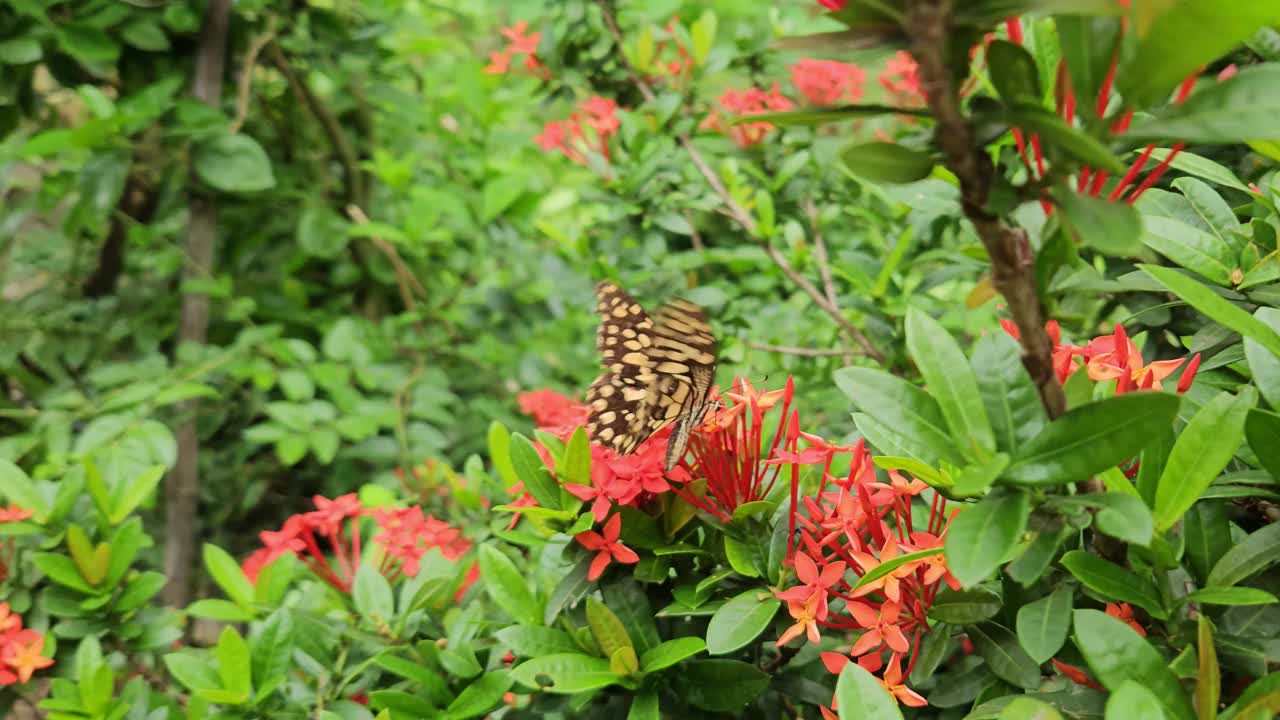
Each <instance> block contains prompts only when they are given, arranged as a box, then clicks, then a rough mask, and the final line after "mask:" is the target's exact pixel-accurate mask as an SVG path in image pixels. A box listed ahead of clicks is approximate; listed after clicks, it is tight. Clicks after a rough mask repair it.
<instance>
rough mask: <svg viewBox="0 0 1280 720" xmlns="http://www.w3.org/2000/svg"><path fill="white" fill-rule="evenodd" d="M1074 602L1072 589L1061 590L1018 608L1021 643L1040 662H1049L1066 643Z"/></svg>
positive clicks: (1019, 640) (1019, 639)
mask: <svg viewBox="0 0 1280 720" xmlns="http://www.w3.org/2000/svg"><path fill="white" fill-rule="evenodd" d="M1073 599H1074V593H1072V592H1071V590H1070V589H1069V588H1060V589H1058V590H1054V591H1053V592H1052V593H1050V594H1048V595H1046V596H1044V597H1042V598H1040V599H1039V600H1035V601H1033V602H1029V603H1027V604H1026V605H1023V606H1022V607H1020V608H1018V618H1017V625H1016V627H1017V631H1018V642H1019V643H1021V644H1022V647H1023V649H1024V650H1026V651H1027V655H1029V656H1031V658H1032V659H1033V660H1035V661H1036V662H1037V663H1045V662H1049V659H1050V658H1052V657H1053V656H1054V655H1057V654H1058V651H1059V650H1061V649H1062V645H1063V644H1064V643H1066V641H1067V633H1069V632H1070V631H1071V602H1072V600H1073Z"/></svg>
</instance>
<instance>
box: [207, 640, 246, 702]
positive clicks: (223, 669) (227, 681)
mask: <svg viewBox="0 0 1280 720" xmlns="http://www.w3.org/2000/svg"><path fill="white" fill-rule="evenodd" d="M213 655H214V657H215V658H217V659H218V678H219V679H220V680H221V681H222V689H223V690H226V691H228V692H230V693H232V694H233V695H235V696H236V697H239V698H242V700H248V699H249V695H250V693H252V692H253V680H252V678H251V677H250V674H249V673H250V671H251V667H252V666H251V664H250V659H249V645H248V643H246V642H245V641H244V638H242V637H240V633H238V632H236V630H235V628H233V627H231V626H229V625H228V626H226V627H224V628H222V634H221V635H219V636H218V644H217V645H215V646H214V649H213Z"/></svg>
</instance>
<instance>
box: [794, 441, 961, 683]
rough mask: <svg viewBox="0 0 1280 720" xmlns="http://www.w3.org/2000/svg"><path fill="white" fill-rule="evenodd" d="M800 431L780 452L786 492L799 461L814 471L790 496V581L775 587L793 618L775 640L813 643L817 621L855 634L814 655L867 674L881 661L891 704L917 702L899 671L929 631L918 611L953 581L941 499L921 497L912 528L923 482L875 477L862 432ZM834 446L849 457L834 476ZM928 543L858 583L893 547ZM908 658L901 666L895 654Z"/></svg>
mask: <svg viewBox="0 0 1280 720" xmlns="http://www.w3.org/2000/svg"><path fill="white" fill-rule="evenodd" d="M801 436H802V437H803V438H804V440H805V442H806V444H807V445H808V447H807V448H806V449H804V450H803V451H801V452H799V453H796V454H795V455H793V456H790V457H787V458H786V461H787V462H788V463H790V464H791V465H792V467H793V473H795V474H794V475H793V478H792V482H793V491H792V492H793V495H794V494H795V492H796V490H795V486H796V485H797V483H798V466H799V465H802V464H807V465H814V466H820V467H821V468H822V471H821V475H820V477H821V480H820V483H819V486H818V490H817V493H816V494H815V495H813V496H811V497H804V498H802V499H801V501H800V502H798V503H797V502H793V503H792V518H791V521H792V523H793V525H799V530H800V543H799V544H798V545H796V546H795V547H794V548H792V549H791V551H790V553H789V555H788V557H789V558H790V560H791V562H792V564H793V566H794V567H795V570H796V578H797V580H798V581H799V582H800V584H799V585H796V586H794V587H791V588H788V589H787V590H785V591H783V592H781V593H778V598H779V599H781V600H785V601H786V603H787V609H788V610H789V611H790V613H791V616H792V618H794V619H795V621H796V623H795V625H793V626H791V627H790V628H788V629H787V630H786V631H785V632H784V633H783V634H782V637H780V638H778V644H779V645H785V644H786V643H788V642H790V641H792V640H793V639H795V638H797V637H799V636H801V635H805V636H806V637H807V638H808V640H809V641H810V642H813V643H817V642H819V641H820V640H821V629H822V628H826V629H830V630H835V631H837V632H840V633H847V632H859V633H860V635H859V636H858V638H857V640H856V641H855V642H854V644H853V646H852V647H851V648H849V650H848V651H847V652H845V653H835V652H824V653H822V656H821V657H822V661H823V664H824V665H826V667H827V669H828V670H830V671H831V672H832V673H839V672H840V671H841V670H842V669H843V668H844V666H845V665H846V664H848V663H849V662H850V660H851V659H852V658H856V659H857V662H858V664H859V665H861V666H862V667H864V668H866V669H867V670H868V671H869V672H873V673H874V672H879V671H880V670H882V669H883V670H884V673H883V678H882V680H881V683H882V684H883V685H884V686H885V688H886V689H887V690H888V691H889V692H890V693H891V694H892V695H893V696H894V697H895V698H897V699H898V700H899V701H900V702H902V703H903V704H905V705H910V706H921V705H924V704H925V700H924V698H922V697H921V696H920V695H918V694H917V693H915V692H914V691H912V690H911V689H909V688H907V687H906V686H905V685H903V684H902V678H903V677H904V676H905V675H909V674H910V673H911V667H912V665H913V664H914V663H915V657H916V651H917V650H918V649H919V647H920V641H921V638H922V637H923V636H924V634H925V633H927V632H928V631H929V621H928V618H927V616H926V613H927V612H928V609H929V606H930V605H931V604H932V603H933V599H934V596H935V595H937V593H938V590H939V589H941V585H942V584H943V583H946V584H947V585H949V586H950V587H952V588H959V587H960V585H959V583H958V582H957V581H956V579H955V578H954V577H952V576H951V573H950V572H949V571H948V570H947V564H946V560H945V559H944V557H943V555H942V545H943V540H944V538H945V536H946V530H947V526H948V523H949V517H948V515H947V501H946V500H945V499H944V498H943V497H942V496H941V495H938V494H936V493H934V494H933V495H932V499H931V500H930V501H929V503H928V505H927V507H928V512H929V516H928V520H927V521H926V522H925V524H924V527H925V530H923V531H914V532H913V531H912V528H914V527H917V525H915V518H914V517H913V516H914V513H915V512H918V511H920V510H921V509H922V508H923V507H925V506H923V505H921V506H919V507H917V505H916V502H915V499H916V497H917V496H918V495H920V494H921V493H923V492H924V491H925V490H926V489H928V485H926V484H925V483H924V482H922V481H920V480H908V479H907V478H906V477H904V476H902V475H901V474H899V473H898V472H896V471H891V472H889V482H888V483H883V482H879V481H878V480H877V479H876V475H875V467H874V465H873V464H872V461H871V455H870V453H868V452H867V449H866V444H865V442H864V441H862V440H859V441H858V444H857V445H854V446H853V447H841V446H833V445H829V444H827V443H826V442H825V441H823V440H822V439H821V438H817V437H814V436H811V435H808V434H807V433H802V434H801ZM840 454H847V455H849V456H850V462H849V472H848V473H847V474H846V475H845V476H844V477H835V476H832V475H831V472H830V471H831V466H832V462H833V459H834V457H835V456H836V455H840ZM952 516H954V513H952ZM932 550H936V551H937V554H933V555H925V556H923V557H921V558H919V559H916V560H913V561H910V562H907V563H904V564H902V565H898V566H897V567H894V568H893V569H892V570H890V571H889V572H888V573H885V574H883V575H881V576H880V577H877V578H876V579H874V580H871V581H869V582H865V583H861V578H863V577H864V576H866V575H868V574H869V573H871V572H873V571H876V569H877V568H879V567H880V566H881V565H884V564H886V563H889V562H891V561H894V560H896V559H897V558H898V557H899V556H901V555H904V554H908V553H915V552H919V551H932ZM860 583H861V584H860ZM886 655H887V656H888V659H887V661H886V659H885V656H886ZM908 657H909V658H910V663H909V664H908V666H907V668H906V670H905V671H904V670H903V668H902V661H903V659H904V658H908Z"/></svg>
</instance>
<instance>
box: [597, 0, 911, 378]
mask: <svg viewBox="0 0 1280 720" xmlns="http://www.w3.org/2000/svg"><path fill="white" fill-rule="evenodd" d="M600 13H601V15H602V16H603V18H604V24H605V27H607V28H608V29H609V34H610V35H612V36H613V41H614V43H615V45H616V46H617V49H618V61H619V62H621V63H622V66H623V67H625V68H626V69H627V72H628V73H629V74H630V75H631V80H632V82H634V83H635V86H636V88H637V89H638V90H639V91H640V94H641V95H642V96H643V97H644V99H645V101H646V102H652V101H653V100H654V99H655V96H654V94H653V90H652V89H651V88H650V87H649V86H648V85H647V84H645V82H644V79H643V78H641V77H640V74H639V73H637V72H636V69H635V67H633V66H632V65H631V61H630V60H628V59H627V56H626V54H625V53H624V52H622V47H623V41H622V31H621V30H619V29H618V21H617V19H616V18H614V16H613V9H612V8H611V7H610V6H609V0H600ZM677 141H678V142H679V143H680V146H681V147H683V148H684V150H685V152H686V153H688V155H689V160H691V161H692V162H693V166H694V167H695V168H697V169H698V172H699V173H700V174H701V175H702V177H703V179H705V180H706V181H707V184H708V185H710V186H711V190H712V191H713V192H715V194H716V195H718V196H720V201H721V202H723V203H724V205H725V212H726V214H727V215H728V216H729V217H730V218H732V219H733V220H734V222H736V223H737V224H738V225H739V226H741V227H742V229H743V230H746V231H747V234H748V235H750V236H752V237H753V238H755V237H756V232H757V226H756V221H755V218H753V217H751V213H749V212H747V210H746V208H744V207H742V205H741V204H740V203H739V202H738V201H737V200H736V199H735V198H734V197H733V195H731V194H730V193H729V191H728V189H727V188H725V186H724V183H723V182H721V181H720V176H719V175H717V174H716V172H715V171H714V170H712V169H711V166H710V165H708V164H707V161H706V160H705V159H703V157H702V153H700V152H698V148H696V147H694V145H693V140H691V139H690V138H689V136H688V135H679V136H677ZM757 241H758V242H760V243H761V245H762V246H763V247H764V251H765V254H767V255H768V256H769V259H770V260H772V261H773V262H774V264H775V265H777V266H778V268H779V269H781V270H782V273H783V274H784V275H786V276H787V277H788V278H789V279H790V280H791V281H792V282H794V283H795V284H796V285H797V286H799V287H800V289H801V290H803V291H804V293H805V294H806V295H808V296H809V298H810V299H812V300H813V302H814V304H815V305H817V306H818V307H819V308H821V309H822V311H823V312H825V313H827V314H828V315H830V316H831V319H832V320H835V322H836V324H837V325H839V326H840V329H841V330H842V331H843V332H844V333H845V334H846V335H848V336H849V338H851V339H852V340H853V341H854V342H856V343H857V344H858V345H859V346H861V347H862V349H863V352H864V353H865V354H866V355H867V356H868V357H870V358H873V359H874V360H875V361H876V362H878V363H880V364H884V362H885V361H886V360H887V358H886V357H885V355H884V353H882V352H880V350H878V349H877V348H876V346H875V345H873V344H871V340H870V339H869V338H868V337H867V336H866V335H865V334H863V332H862V331H861V330H859V329H858V328H857V327H856V326H854V325H853V323H851V322H849V320H848V318H846V317H845V316H844V313H843V312H841V311H840V307H839V306H838V305H836V304H835V302H834V301H832V300H829V299H828V298H827V297H825V296H824V295H823V294H822V293H821V292H820V291H819V290H818V288H816V287H814V285H813V283H811V282H809V280H808V279H807V278H805V277H804V276H803V275H801V274H800V273H799V272H797V271H796V269H795V268H793V267H791V263H789V262H787V259H786V258H785V257H783V255H782V253H780V252H778V250H777V248H775V247H773V245H771V244H770V243H769V242H768V241H765V240H761V239H759V238H757Z"/></svg>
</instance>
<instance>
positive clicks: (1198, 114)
mask: <svg viewBox="0 0 1280 720" xmlns="http://www.w3.org/2000/svg"><path fill="white" fill-rule="evenodd" d="M1266 2H1267V0H1252V2H1241V3H1239V4H1238V5H1239V6H1244V5H1251V4H1262V3H1266ZM1180 5H1181V6H1182V7H1188V8H1189V7H1197V6H1199V7H1201V8H1202V10H1204V11H1207V12H1208V13H1210V14H1212V15H1213V16H1215V17H1237V16H1236V13H1235V10H1236V6H1233V8H1232V12H1229V13H1224V12H1219V11H1216V9H1215V8H1214V6H1213V5H1212V4H1205V5H1201V4H1200V3H1194V2H1182V3H1180ZM1248 12H1249V11H1248V10H1246V11H1245V13H1244V14H1247V13H1248ZM1277 22H1280V20H1277ZM1210 24H1212V23H1210ZM1192 32H1194V33H1195V34H1196V37H1203V36H1205V35H1206V33H1207V32H1209V31H1206V30H1204V29H1197V30H1193V31H1192ZM1178 37H1180V36H1179V35H1171V36H1166V37H1165V38H1164V39H1163V41H1162V42H1165V43H1175V42H1177V40H1176V38H1178ZM1181 37H1184V38H1185V37H1186V36H1185V35H1182V36H1181ZM1193 44H1198V43H1193ZM1179 45H1181V46H1182V47H1185V46H1186V43H1179ZM1232 45H1234V43H1232ZM1229 47H1230V46H1227V47H1224V48H1223V49H1224V50H1226V49H1228V48H1229ZM1191 56H1192V55H1189V54H1187V53H1185V52H1183V51H1182V50H1174V51H1173V52H1172V54H1170V55H1168V56H1166V58H1165V61H1162V62H1160V63H1158V65H1159V67H1158V68H1157V67H1154V66H1148V67H1146V68H1143V71H1142V72H1139V73H1137V74H1138V75H1139V76H1141V77H1164V76H1165V68H1166V67H1184V63H1183V62H1182V61H1183V60H1184V59H1185V58H1187V57H1191ZM1213 57H1215V58H1216V57H1217V54H1215V55H1214V56H1213ZM1169 59H1176V61H1175V62H1168V60H1169ZM1208 59H1210V58H1207V59H1206V60H1208ZM1203 62H1204V61H1200V60H1197V61H1194V64H1193V65H1191V66H1189V67H1187V69H1186V70H1185V71H1183V72H1182V74H1181V75H1179V76H1178V79H1177V80H1175V81H1174V82H1177V81H1179V80H1181V79H1182V78H1184V77H1186V76H1187V75H1188V74H1190V73H1191V72H1193V71H1194V70H1195V69H1197V68H1198V67H1199V66H1200V65H1202V64H1203ZM1134 67H1135V68H1142V66H1140V65H1135V66H1134ZM1277 85H1280V65H1277V64H1275V63H1264V64H1261V65H1256V66H1253V67H1245V68H1244V69H1242V70H1240V71H1239V72H1237V73H1236V74H1235V77H1232V78H1230V79H1228V80H1224V81H1222V82H1220V83H1208V84H1207V86H1206V87H1204V88H1202V89H1200V90H1198V91H1197V92H1195V93H1193V94H1192V95H1191V97H1189V98H1187V100H1186V102H1183V103H1181V104H1179V105H1171V106H1169V107H1167V108H1165V109H1163V110H1161V111H1160V112H1157V113H1155V114H1154V117H1152V118H1150V119H1148V120H1146V121H1144V122H1135V123H1134V124H1133V126H1132V127H1130V128H1129V130H1127V131H1126V132H1125V137H1126V138H1128V139H1132V140H1178V141H1181V142H1186V143H1190V144H1205V143H1239V142H1245V141H1248V140H1274V139H1276V138H1277V137H1278V136H1280V135H1278V134H1280V131H1277V130H1276V128H1275V118H1276V114H1277V113H1280V91H1277V89H1276V88H1277ZM1169 87H1172V84H1171V85H1170V86H1169ZM1120 93H1121V95H1123V96H1124V97H1125V99H1126V100H1129V101H1131V102H1132V101H1134V100H1138V98H1135V97H1134V96H1132V95H1130V94H1129V93H1127V92H1125V89H1124V87H1123V85H1122V86H1121V88H1120ZM1140 102H1141V101H1140ZM1144 104H1145V103H1144Z"/></svg>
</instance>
